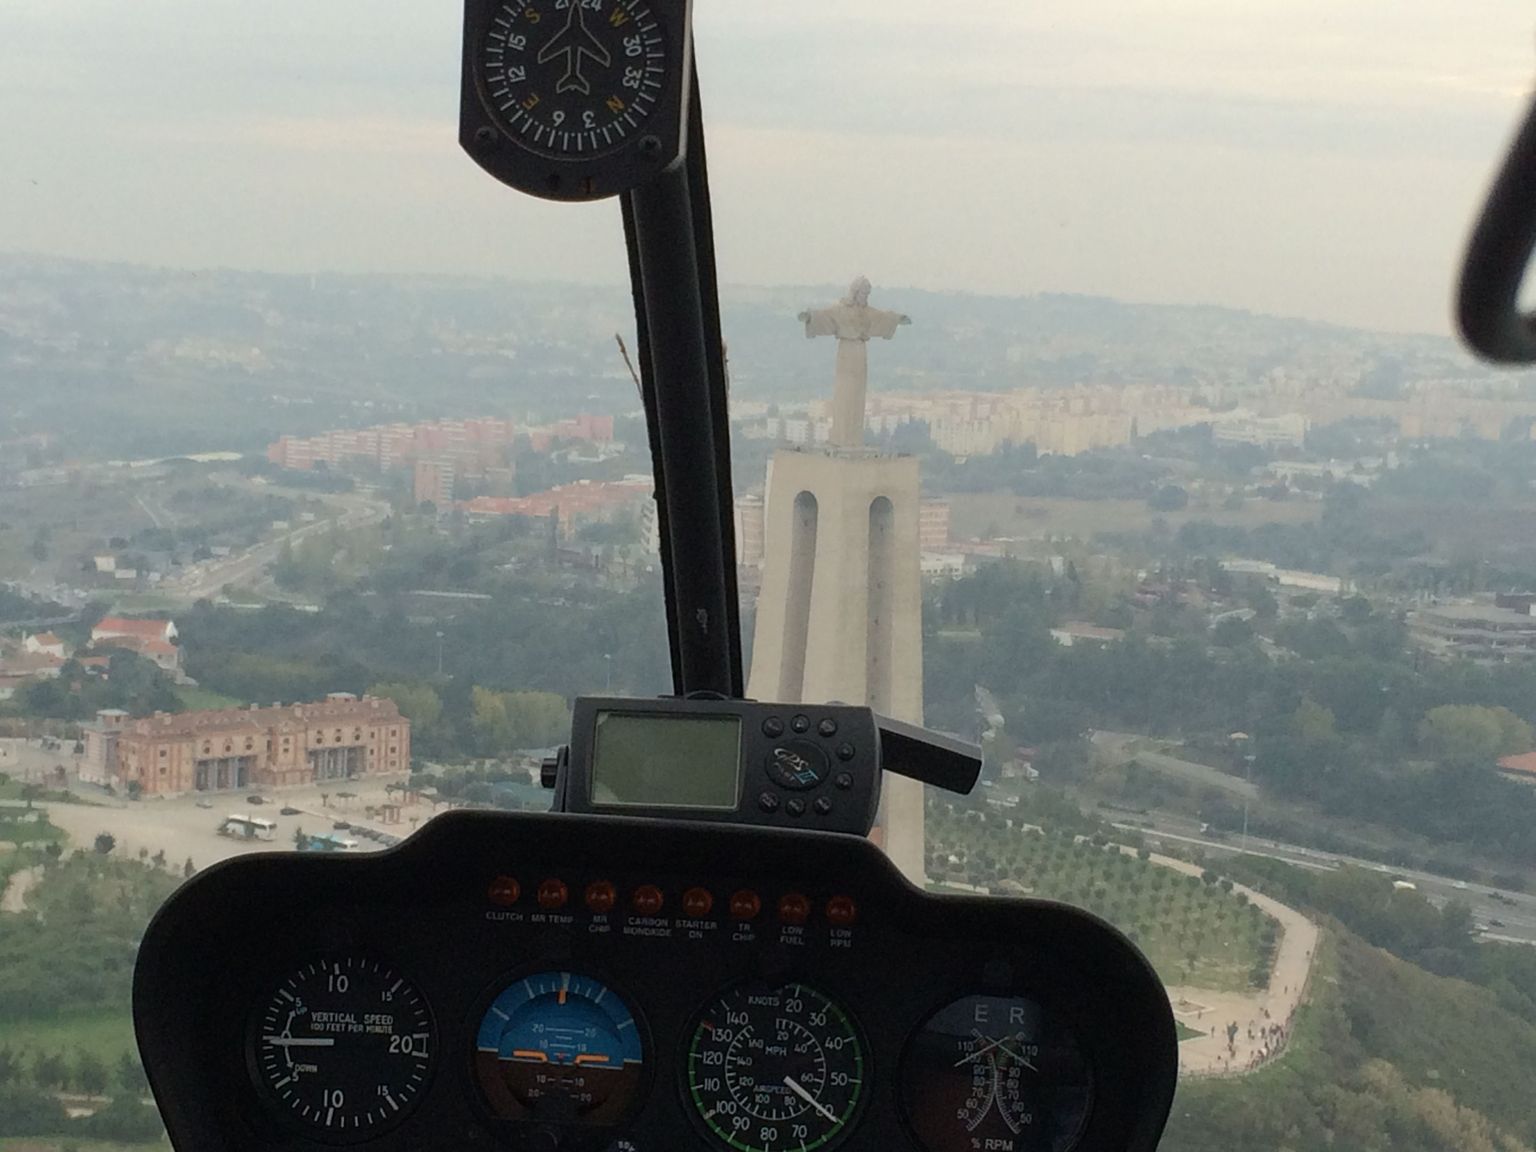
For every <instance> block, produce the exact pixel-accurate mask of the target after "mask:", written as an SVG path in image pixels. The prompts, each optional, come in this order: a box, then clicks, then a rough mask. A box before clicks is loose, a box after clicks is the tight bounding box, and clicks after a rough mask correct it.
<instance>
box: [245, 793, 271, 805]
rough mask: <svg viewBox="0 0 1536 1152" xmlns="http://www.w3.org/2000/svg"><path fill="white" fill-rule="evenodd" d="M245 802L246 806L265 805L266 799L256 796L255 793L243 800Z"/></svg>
mask: <svg viewBox="0 0 1536 1152" xmlns="http://www.w3.org/2000/svg"><path fill="white" fill-rule="evenodd" d="M245 802H246V803H247V804H265V803H266V802H267V798H266V797H265V796H257V795H256V794H255V793H252V794H251V795H249V796H247V797H246V798H245Z"/></svg>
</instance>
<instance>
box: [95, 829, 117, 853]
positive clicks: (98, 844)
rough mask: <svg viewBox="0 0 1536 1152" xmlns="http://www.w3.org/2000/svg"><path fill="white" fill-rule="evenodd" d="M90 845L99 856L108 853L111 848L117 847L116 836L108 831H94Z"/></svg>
mask: <svg viewBox="0 0 1536 1152" xmlns="http://www.w3.org/2000/svg"><path fill="white" fill-rule="evenodd" d="M92 847H94V848H95V849H96V852H97V854H98V855H100V856H107V855H110V854H111V852H112V849H114V848H116V847H117V837H116V836H114V835H112V833H110V832H98V833H96V839H95V840H94V841H93V842H92Z"/></svg>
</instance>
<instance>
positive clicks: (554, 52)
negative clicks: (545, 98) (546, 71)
mask: <svg viewBox="0 0 1536 1152" xmlns="http://www.w3.org/2000/svg"><path fill="white" fill-rule="evenodd" d="M584 11H585V9H584V7H583V4H582V0H571V9H570V15H569V16H567V17H566V20H565V27H564V28H562V29H560V31H559V32H556V33H555V34H554V36H552V37H551V38H550V40H549V43H547V44H545V45H544V47H542V48H540V49H539V63H540V64H548V63H549V62H550V61H551V60H554V59H556V58H557V57H560V56H564V57H565V75H564V76H562V77H560V79H559V81H558V82H557V83H556V84H555V92H556V93H560V92H580V93H581V94H582V95H583V96H590V95H592V85H591V84H590V83H589V82H588V80H587V78H586V77H585V76H583V75H582V72H581V58H582V57H583V56H586V57H589V58H590V59H591V60H592V61H593V62H594V63H596V64H597V65H598V66H599V67H600V68H606V67H607V66H608V65H609V64H611V63H612V62H613V57H612V56H610V55H609V54H608V49H607V48H605V47H603V43H602V41H601V40H599V39H598V38H597V37H596V36H594V35H593V34H592V32H591V30H590V29H588V28H587V18H586V16H585V15H584V14H583V13H584Z"/></svg>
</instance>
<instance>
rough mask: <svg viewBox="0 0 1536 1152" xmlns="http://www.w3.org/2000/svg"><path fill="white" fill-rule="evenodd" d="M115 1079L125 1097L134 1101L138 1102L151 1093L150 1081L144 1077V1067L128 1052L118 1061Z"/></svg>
mask: <svg viewBox="0 0 1536 1152" xmlns="http://www.w3.org/2000/svg"><path fill="white" fill-rule="evenodd" d="M115 1077H116V1080H117V1086H118V1088H119V1089H121V1090H122V1093H123V1095H125V1096H128V1097H130V1098H132V1099H135V1100H136V1099H138V1098H140V1097H142V1096H143V1095H144V1094H145V1093H146V1092H148V1091H149V1081H148V1080H147V1079H145V1077H144V1066H143V1065H142V1064H140V1063H139V1062H138V1061H137V1060H135V1059H134V1058H133V1057H132V1056H131V1055H129V1054H128V1053H127V1052H124V1053H123V1054H122V1055H121V1056H119V1057H118V1059H117V1069H116V1072H115Z"/></svg>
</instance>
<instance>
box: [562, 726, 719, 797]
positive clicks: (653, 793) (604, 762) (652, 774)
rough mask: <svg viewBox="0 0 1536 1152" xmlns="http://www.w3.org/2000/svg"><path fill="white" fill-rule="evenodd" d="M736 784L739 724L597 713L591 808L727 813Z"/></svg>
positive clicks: (593, 748) (593, 747) (593, 749)
mask: <svg viewBox="0 0 1536 1152" xmlns="http://www.w3.org/2000/svg"><path fill="white" fill-rule="evenodd" d="M740 780H741V720H740V719H739V718H738V717H735V716H658V715H655V714H651V713H635V712H599V713H598V714H597V724H596V733H595V736H594V739H593V746H592V805H593V806H594V807H613V808H707V809H715V810H731V809H734V808H735V807H736V802H737V799H738V798H739V796H740Z"/></svg>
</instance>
